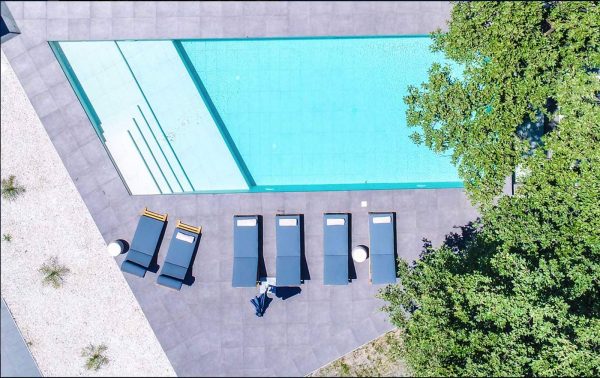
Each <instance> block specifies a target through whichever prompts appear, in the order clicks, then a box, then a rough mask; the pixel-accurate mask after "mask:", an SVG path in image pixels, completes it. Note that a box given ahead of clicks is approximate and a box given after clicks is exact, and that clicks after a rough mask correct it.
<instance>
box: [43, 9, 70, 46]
mask: <svg viewBox="0 0 600 378" xmlns="http://www.w3.org/2000/svg"><path fill="white" fill-rule="evenodd" d="M54 3H58V1H53V2H49V4H54ZM46 33H47V35H46V37H47V38H48V40H49V41H62V40H67V39H69V20H68V19H67V18H53V19H49V20H48V22H47V24H46Z"/></svg>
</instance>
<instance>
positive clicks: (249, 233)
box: [233, 216, 258, 258]
mask: <svg viewBox="0 0 600 378" xmlns="http://www.w3.org/2000/svg"><path fill="white" fill-rule="evenodd" d="M233 256H234V257H256V258H258V217H257V216H234V217H233Z"/></svg>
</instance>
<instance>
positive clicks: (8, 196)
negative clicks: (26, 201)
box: [2, 175, 25, 201]
mask: <svg viewBox="0 0 600 378" xmlns="http://www.w3.org/2000/svg"><path fill="white" fill-rule="evenodd" d="M23 193H25V187H24V186H22V185H19V184H18V183H17V182H16V177H15V175H10V176H8V178H7V179H2V198H4V199H5V200H8V201H14V200H15V199H17V197H19V196H20V195H21V194H23Z"/></svg>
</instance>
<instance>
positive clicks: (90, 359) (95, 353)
mask: <svg viewBox="0 0 600 378" xmlns="http://www.w3.org/2000/svg"><path fill="white" fill-rule="evenodd" d="M107 350H108V347H107V346H106V345H104V344H100V345H94V344H90V345H88V346H86V347H85V348H83V350H82V351H81V357H84V358H85V359H86V360H85V368H86V369H88V370H99V369H100V368H101V367H102V366H104V365H107V364H108V361H109V360H108V357H106V356H105V355H104V352H106V351H107Z"/></svg>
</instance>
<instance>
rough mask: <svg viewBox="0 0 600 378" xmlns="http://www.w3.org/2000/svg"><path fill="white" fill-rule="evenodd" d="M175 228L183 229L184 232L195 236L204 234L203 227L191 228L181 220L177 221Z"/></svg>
mask: <svg viewBox="0 0 600 378" xmlns="http://www.w3.org/2000/svg"><path fill="white" fill-rule="evenodd" d="M175 227H177V228H181V229H182V230H185V231H189V232H193V233H194V234H198V235H200V233H201V232H202V227H194V226H190V225H189V224H185V223H183V222H182V221H180V220H177V225H176V226H175Z"/></svg>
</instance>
